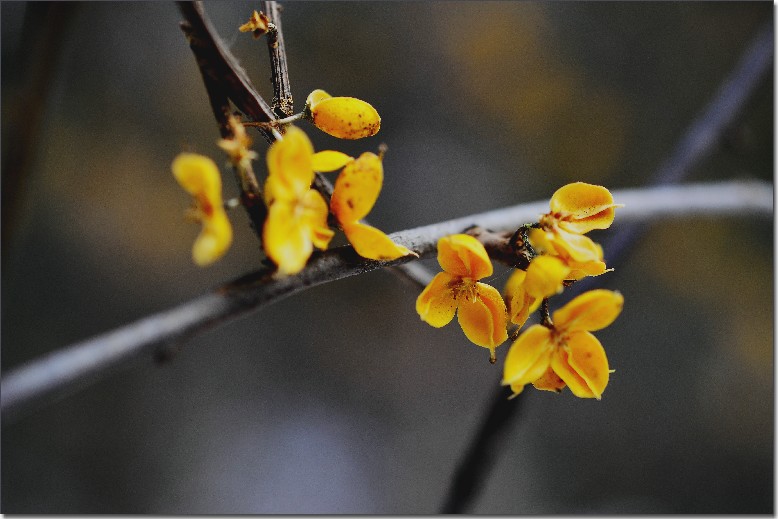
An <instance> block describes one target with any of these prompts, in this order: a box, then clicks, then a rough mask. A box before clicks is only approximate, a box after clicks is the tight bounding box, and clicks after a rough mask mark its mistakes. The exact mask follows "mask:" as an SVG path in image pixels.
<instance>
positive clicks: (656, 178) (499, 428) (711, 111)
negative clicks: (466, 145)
mask: <svg viewBox="0 0 778 519" xmlns="http://www.w3.org/2000/svg"><path fill="white" fill-rule="evenodd" d="M772 58H773V26H772V23H770V24H768V25H766V26H765V27H764V28H762V30H761V31H760V32H759V33H758V34H757V36H756V37H755V38H754V40H753V41H752V42H751V44H750V45H749V47H748V48H747V50H746V52H745V53H744V54H743V55H742V56H741V58H740V60H739V62H738V63H737V65H736V66H735V68H734V69H733V71H732V72H731V73H730V74H729V75H728V77H727V78H726V79H725V81H724V82H723V83H722V85H721V87H719V90H718V91H717V93H716V95H715V96H714V98H713V100H712V101H711V102H710V103H709V104H708V105H707V106H706V108H705V110H704V111H703V113H702V115H700V116H699V117H698V118H697V119H696V120H695V121H694V122H693V123H692V125H691V126H690V127H689V128H688V129H687V131H686V133H685V134H684V136H683V137H682V139H681V141H680V142H679V143H678V145H677V146H676V148H675V150H674V151H673V153H672V155H670V158H669V159H668V160H667V161H666V162H665V163H664V164H663V165H662V166H661V167H660V168H659V169H658V170H657V171H656V172H655V173H654V174H653V175H652V177H651V179H652V180H651V182H650V184H651V185H667V184H673V183H677V182H679V181H681V180H682V179H683V178H685V177H686V176H687V175H688V174H689V173H690V172H691V170H692V169H693V168H694V167H695V166H696V165H698V164H699V163H700V161H701V160H702V159H703V158H704V157H706V156H707V155H708V154H709V153H710V152H711V150H713V149H714V148H715V147H716V146H717V145H718V144H719V142H720V139H721V136H722V135H723V133H724V131H725V130H726V129H727V128H728V126H729V125H731V124H732V122H733V121H734V120H735V117H736V116H737V115H738V114H739V113H741V111H742V110H743V108H744V107H745V105H746V103H747V101H748V100H749V99H750V98H751V95H752V93H753V91H754V89H755V88H756V86H757V85H758V84H759V81H760V80H761V79H762V78H763V76H764V75H765V74H766V72H767V71H768V70H769V69H770V66H771V65H772ZM661 189H663V188H653V189H652V192H654V193H656V192H658V191H657V190H661ZM666 193H669V191H668V192H666ZM634 195H635V191H632V192H631V196H634ZM699 196H700V193H697V196H695V197H693V198H694V200H693V199H691V198H690V199H689V200H688V201H687V202H688V203H689V204H690V205H689V206H688V207H689V210H690V211H692V210H693V209H691V207H692V206H693V205H697V204H699V203H703V204H704V201H703V200H701V199H700V198H699ZM701 196H702V197H703V198H704V197H705V194H704V193H703V194H701ZM629 198H630V195H629V194H628V193H625V192H622V193H620V194H619V198H618V201H619V203H624V204H626V205H627V206H628V207H631V208H632V209H634V207H635V205H634V204H635V203H637V204H638V206H640V205H641V204H640V201H639V199H635V200H634V201H630V200H629ZM656 202H657V204H662V202H663V197H660V198H659V199H657V200H656ZM676 202H683V201H676ZM763 203H764V204H769V206H770V208H771V209H770V211H772V199H771V200H769V201H768V200H767V199H764V200H763ZM654 207H655V208H656V209H659V207H660V205H656V206H654ZM697 207H698V208H699V206H698V205H697ZM625 209H626V208H625ZM629 212H631V210H630V211H629ZM625 213H627V211H624V210H619V211H618V218H617V219H616V220H617V221H618V222H619V224H621V223H627V219H626V218H624V215H625ZM639 221H640V220H639ZM645 229H646V227H645V221H640V223H637V222H636V223H634V224H632V225H627V226H626V227H621V228H620V229H618V230H617V232H616V233H615V234H614V235H612V236H611V238H610V239H608V240H605V243H604V245H603V249H604V251H605V259H606V263H607V264H608V265H617V264H619V263H621V261H622V260H623V258H624V256H625V255H626V254H627V253H628V251H629V249H630V247H631V246H632V244H634V243H635V241H636V240H637V238H638V237H639V236H640V235H642V234H643V233H644V232H645ZM591 283H592V278H585V279H583V280H581V281H580V282H578V283H576V284H575V285H574V286H573V287H571V290H569V291H568V295H570V296H571V297H572V296H573V295H574V294H576V293H580V292H581V291H583V290H586V289H587V288H588V287H590V286H591ZM523 398H526V396H525V395H524V394H522V395H519V396H518V397H517V398H516V399H513V400H511V401H508V400H507V399H506V394H505V391H504V388H501V387H500V388H499V389H497V390H496V391H495V393H494V394H493V396H492V397H491V400H492V404H491V405H490V406H489V407H488V409H489V410H488V411H487V413H486V415H484V417H483V419H482V420H481V422H480V425H479V427H478V429H477V431H476V432H475V434H474V435H473V438H472V440H471V441H470V444H469V447H468V448H467V449H466V450H465V456H464V457H463V458H462V460H461V461H460V462H459V464H458V465H457V468H456V469H455V474H454V477H453V478H452V486H451V487H450V488H449V489H448V493H447V495H446V497H445V501H444V504H443V507H442V510H441V511H442V513H449V514H450V513H463V512H466V511H468V509H469V507H470V506H471V505H472V501H473V499H474V498H475V497H477V494H478V491H479V490H480V489H481V487H482V486H483V485H484V483H485V482H486V481H487V480H488V477H489V473H490V472H491V470H492V468H493V466H494V463H493V458H492V456H491V455H490V453H491V452H494V451H500V450H501V449H502V439H503V438H505V436H506V434H505V431H504V429H507V428H509V427H510V425H511V424H512V423H513V422H514V421H515V415H517V414H518V412H519V410H520V406H518V405H517V404H518V402H517V400H518V399H523Z"/></svg>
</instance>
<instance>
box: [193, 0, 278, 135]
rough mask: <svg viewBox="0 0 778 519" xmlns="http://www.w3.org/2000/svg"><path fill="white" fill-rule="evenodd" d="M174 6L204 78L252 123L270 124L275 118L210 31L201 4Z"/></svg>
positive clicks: (236, 63)
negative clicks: (216, 85)
mask: <svg viewBox="0 0 778 519" xmlns="http://www.w3.org/2000/svg"><path fill="white" fill-rule="evenodd" d="M178 7H179V9H180V10H181V14H182V15H183V16H184V19H185V20H186V22H185V25H184V24H182V29H183V30H184V32H185V33H186V35H187V38H188V39H189V46H190V47H191V48H192V51H193V52H194V54H195V57H196V58H197V65H198V66H199V67H200V71H201V72H202V74H203V77H205V76H207V77H209V78H211V79H212V80H213V82H215V83H216V84H218V85H220V86H221V87H222V88H223V89H224V94H225V95H226V97H227V98H228V99H229V100H230V101H232V102H233V103H234V104H235V106H236V107H237V108H238V110H240V111H241V112H243V113H244V114H246V115H247V116H248V117H250V118H251V120H252V121H256V122H270V121H272V120H274V119H276V116H275V114H274V113H273V110H271V108H270V106H268V104H267V102H266V101H265V100H264V99H262V96H260V95H259V93H258V92H257V90H256V89H255V88H254V85H252V83H251V80H250V79H249V77H248V75H247V74H246V71H245V70H243V68H242V67H241V66H240V64H239V63H238V60H237V59H236V58H235V56H233V55H232V53H231V52H230V51H229V49H228V48H227V46H226V45H225V44H224V42H223V41H222V40H221V38H220V37H219V35H218V34H217V32H216V30H215V29H214V28H213V25H212V24H211V21H210V20H209V19H208V17H207V15H206V14H205V10H204V9H203V6H202V3H201V2H178Z"/></svg>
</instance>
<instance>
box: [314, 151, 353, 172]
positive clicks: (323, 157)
mask: <svg viewBox="0 0 778 519" xmlns="http://www.w3.org/2000/svg"><path fill="white" fill-rule="evenodd" d="M352 160H354V157H350V156H348V155H346V154H345V153H341V152H339V151H334V150H324V151H319V152H317V153H314V154H313V170H314V171H320V172H322V173H326V172H328V171H335V170H338V169H340V168H342V167H343V166H345V165H346V164H348V163H349V162H351V161H352Z"/></svg>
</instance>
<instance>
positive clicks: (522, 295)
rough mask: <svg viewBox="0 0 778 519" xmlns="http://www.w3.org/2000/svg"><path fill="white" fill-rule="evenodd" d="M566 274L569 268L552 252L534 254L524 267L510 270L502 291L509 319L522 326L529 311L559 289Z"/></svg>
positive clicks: (566, 276)
mask: <svg viewBox="0 0 778 519" xmlns="http://www.w3.org/2000/svg"><path fill="white" fill-rule="evenodd" d="M569 274H570V268H569V267H568V266H567V265H565V263H564V262H563V261H562V260H560V259H559V258H555V257H552V256H537V257H535V258H534V259H533V260H532V261H531V262H530V264H529V267H527V270H526V271H524V270H516V271H514V272H513V274H511V276H510V277H509V278H508V282H507V283H506V284H505V289H504V291H503V292H504V294H505V300H506V301H507V303H508V305H507V306H508V317H510V320H511V322H512V323H514V324H517V325H519V327H522V326H524V323H525V322H526V321H527V318H528V317H529V314H531V313H532V312H534V311H535V310H537V309H538V307H539V306H540V302H541V301H542V300H543V299H544V298H546V297H550V296H552V295H554V294H558V293H559V292H561V291H562V288H563V284H562V282H563V281H564V280H565V279H567V278H568V276H569Z"/></svg>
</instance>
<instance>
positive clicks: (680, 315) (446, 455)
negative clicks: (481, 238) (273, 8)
mask: <svg viewBox="0 0 778 519" xmlns="http://www.w3.org/2000/svg"><path fill="white" fill-rule="evenodd" d="M205 6H206V11H207V12H208V14H209V15H210V17H211V18H212V20H213V22H214V24H215V26H216V28H217V29H218V32H219V33H220V34H221V35H222V37H223V38H224V39H225V41H226V42H227V43H228V44H229V46H230V47H231V49H232V51H233V53H234V54H235V55H236V56H237V57H238V58H239V59H240V60H241V62H242V64H243V65H244V66H245V67H246V69H247V70H248V72H249V74H250V76H251V77H252V79H253V80H254V82H255V84H256V85H257V87H258V89H259V90H260V92H261V93H262V94H263V96H264V97H265V98H266V99H268V100H270V99H271V98H272V89H271V84H270V69H269V64H268V58H267V48H266V46H265V42H264V40H259V41H257V40H253V39H252V38H251V37H250V36H249V35H247V34H243V33H239V32H238V29H237V28H238V26H239V25H241V24H242V23H244V22H245V21H246V20H247V19H248V17H249V15H250V13H251V11H252V10H253V9H255V8H256V9H259V3H258V2H218V3H206V4H205ZM284 7H285V10H284V12H283V28H284V34H285V39H286V47H287V52H288V58H289V65H290V80H291V85H292V89H293V93H294V95H295V100H296V107H297V108H298V109H301V108H302V106H303V103H304V100H305V97H306V96H307V95H308V93H309V92H310V91H312V90H313V89H315V88H323V89H325V90H327V91H328V92H329V93H331V94H333V95H350V96H355V97H359V98H361V99H365V100H367V101H369V102H371V103H372V104H373V105H374V106H375V107H376V108H377V109H378V111H379V113H380V114H381V116H382V129H381V132H380V133H379V134H378V135H377V136H376V137H373V138H370V139H366V140H361V141H356V142H344V141H338V140H336V139H334V138H332V137H329V136H327V135H325V134H323V133H321V132H319V131H317V130H316V129H315V128H313V127H312V126H310V125H307V124H301V125H300V126H301V127H302V128H303V129H305V130H306V131H307V132H308V133H309V135H310V136H311V138H312V139H313V141H314V143H315V146H316V148H317V149H325V148H333V147H337V148H338V149H341V150H342V151H346V152H349V153H352V154H356V153H361V152H362V151H368V150H370V151H375V150H376V148H377V147H378V145H379V144H380V143H386V144H387V145H388V148H389V152H388V154H387V155H386V158H385V162H384V164H385V171H386V173H385V175H386V178H385V185H384V189H383V192H382V194H381V197H380V199H379V200H378V203H377V205H376V207H375V209H374V210H373V211H372V213H371V215H370V220H371V222H373V223H374V224H375V225H376V226H378V227H380V228H381V229H383V230H385V231H387V232H394V231H398V230H402V229H406V228H411V227H416V226H419V225H424V224H429V223H434V222H436V221H440V220H444V219H449V218H454V217H458V216H465V215H468V214H472V213H476V212H480V211H484V210H488V209H492V208H498V207H503V206H507V205H513V204H516V203H521V202H529V201H535V200H541V199H548V198H549V197H550V195H551V194H552V193H553V192H554V191H555V190H556V189H557V188H558V187H560V186H561V185H563V184H565V183H568V182H572V181H577V180H581V181H586V182H591V183H599V184H603V185H605V186H607V187H609V188H612V189H618V188H625V187H637V186H641V185H644V184H645V183H646V181H647V178H648V177H649V176H650V175H651V174H652V172H653V171H654V170H656V169H657V168H658V167H659V166H660V165H661V163H662V162H663V161H664V160H665V159H666V158H667V157H668V155H669V154H670V153H671V152H672V150H673V148H674V146H675V145H676V143H677V142H678V140H679V139H680V138H681V136H682V135H683V133H684V131H685V129H686V128H687V127H688V126H689V125H690V124H691V122H692V121H693V120H694V118H695V117H696V116H697V115H698V114H699V113H700V112H701V111H702V110H703V108H704V107H705V106H706V104H707V102H708V101H709V100H710V99H711V98H712V97H713V96H714V94H715V93H716V91H717V89H718V87H719V85H720V84H721V82H722V81H723V79H724V78H725V77H726V75H727V73H728V72H729V71H730V70H731V69H732V68H733V67H734V66H735V64H736V63H737V62H738V59H739V57H740V56H741V54H742V53H743V52H744V50H745V49H746V48H747V47H748V45H749V42H750V41H751V40H752V38H753V37H754V35H755V34H756V33H757V32H758V31H759V29H760V28H762V27H764V26H765V25H766V24H772V23H773V6H772V4H771V3H749V2H738V3H729V2H716V3H707V2H702V3H697V2H695V3H665V2H662V3H651V2H640V3H610V2H608V3H599V2H598V3H567V2H564V3H531V2H520V3H518V2H517V3H514V2H498V3H489V2H483V3H481V2H479V3H458V2H445V3H435V2H425V3H415V2H401V3H397V2H364V3H363V2H348V3H345V2H342V3H341V2H338V3H330V2H315V3H314V2H294V3H291V2H290V3H285V4H284ZM0 10H1V20H2V26H1V27H0V28H1V29H2V30H1V34H2V135H3V149H2V152H3V170H2V182H3V185H2V187H3V209H4V213H3V250H2V253H3V257H2V260H3V261H2V369H3V372H7V371H8V370H9V369H12V368H14V367H15V366H18V365H20V364H21V363H23V362H25V361H29V360H31V359H34V358H36V357H39V356H40V355H42V354H45V353H46V352H50V351H54V350H57V349H59V348H62V347H64V346H66V345H68V344H70V343H72V342H74V341H79V340H82V339H86V338H89V337H91V336H93V335H96V334H99V333H101V332H105V331H109V330H111V329H113V328H115V327H117V326H120V325H122V324H126V323H129V322H131V321H133V320H135V319H138V318H141V317H143V316H146V315H148V314H150V313H153V312H156V311H160V310H164V309H167V308H170V307H172V306H175V305H177V304H179V303H181V302H184V301H187V300H188V299H190V298H192V297H195V296H197V295H200V294H202V293H204V292H206V291H208V290H210V289H212V288H215V287H217V286H219V285H220V284H222V283H224V282H227V281H229V280H232V279H234V278H236V277H238V276H241V275H243V274H246V273H248V272H251V271H252V270H254V269H256V268H257V267H258V265H259V261H260V259H261V255H260V251H259V243H258V241H257V240H256V237H255V235H254V234H253V232H252V231H251V229H250V228H249V227H248V220H247V218H246V216H245V214H244V213H243V212H241V211H239V210H238V211H234V212H232V213H231V219H232V221H233V224H234V227H235V243H234V245H233V247H232V249H231V250H230V251H229V253H228V254H227V255H226V257H225V258H224V259H223V260H222V261H220V262H219V263H217V264H216V265H214V266H212V267H210V268H206V269H200V268H197V267H196V266H195V265H194V264H193V263H192V261H191V246H192V242H193V240H194V238H195V236H196V235H197V233H198V232H199V227H198V226H197V225H194V224H191V223H189V222H187V221H186V220H185V219H184V218H183V213H184V210H185V209H186V207H188V205H189V203H190V200H189V197H188V196H187V195H186V194H185V193H184V192H183V191H182V190H181V189H180V188H179V187H178V185H177V184H176V183H175V181H174V179H173V177H172V175H171V173H170V163H171V161H172V159H173V157H175V155H176V154H178V153H179V152H181V151H184V150H188V151H196V152H199V153H204V154H206V155H210V156H211V157H213V158H214V159H215V160H216V161H217V162H219V163H222V161H223V159H224V155H223V153H222V152H221V150H220V149H219V148H218V147H217V146H216V140H217V139H218V137H219V135H218V130H217V127H216V124H215V123H214V120H213V116H212V114H211V110H210V107H209V105H208V100H207V96H206V93H205V89H204V87H203V84H202V79H201V77H200V74H199V72H198V69H197V66H196V64H195V60H194V58H193V56H192V54H191V51H190V49H189V47H188V45H187V42H186V40H185V38H184V36H183V34H182V32H181V31H180V29H179V27H178V24H179V21H180V20H182V17H181V15H180V14H179V12H178V10H177V7H176V6H175V4H173V3H170V2H168V3H160V2H153V3H134V2H133V3H110V2H96V3H76V4H70V3H67V4H58V5H57V6H52V5H49V4H45V3H35V4H27V3H9V2H3V3H2V6H1V7H0ZM772 77H773V74H772V72H771V73H769V74H768V76H767V77H766V78H765V79H764V81H762V82H761V83H760V86H759V88H758V90H757V92H756V94H755V95H754V96H753V97H752V98H751V100H750V101H749V103H748V104H747V105H746V107H745V109H744V110H743V111H742V113H741V115H740V116H739V117H738V118H737V121H736V123H735V124H733V125H732V127H731V128H729V130H728V131H727V133H726V134H725V136H724V137H723V138H722V139H721V141H720V142H719V143H717V145H716V147H715V151H714V152H713V153H712V154H711V155H710V156H708V157H707V158H706V159H705V160H704V161H703V162H702V163H701V164H699V166H698V167H697V168H695V170H694V171H692V172H691V174H690V176H689V180H694V181H702V180H713V179H732V178H761V179H767V180H772V177H773V158H774V157H773V139H774V137H773V80H772ZM36 113H39V114H40V118H37V117H36V115H35V114H36ZM28 131H30V132H33V133H32V135H33V136H34V138H33V139H32V143H33V146H31V147H30V148H29V149H23V147H22V146H21V145H20V144H19V142H23V139H21V136H22V135H23V134H24V132H28ZM14 139H17V140H14ZM255 140H256V141H257V142H256V148H257V151H258V152H259V153H260V155H264V151H265V150H266V144H265V143H264V141H262V140H261V138H260V137H259V136H258V135H257V134H255ZM256 169H257V171H258V173H259V174H260V175H261V176H264V173H265V171H264V162H263V161H262V160H260V161H258V162H257V167H256ZM224 173H225V174H224V178H225V186H226V191H227V194H228V195H232V194H235V193H236V189H235V185H234V182H233V180H232V175H231V173H229V172H228V170H226V168H225V169H224ZM6 210H8V212H5V211H6ZM616 227H618V216H617V218H616V224H615V225H614V229H615V228H616ZM611 233H612V231H611V230H609V231H602V232H600V233H599V234H594V235H593V238H595V239H596V240H598V241H604V240H605V239H606V238H607V237H608V236H609V235H610V234H611ZM606 253H607V251H606ZM773 260H774V258H773V222H772V221H768V220H759V221H755V220H749V219H746V218H739V219H737V218H736V219H728V220H723V219H715V220H712V219H711V220H700V219H695V220H682V221H681V220H679V221H672V222H665V223H661V224H658V225H655V226H653V227H652V228H651V230H650V232H649V233H648V234H646V235H645V236H644V237H643V238H642V240H641V241H640V242H639V243H638V244H637V245H636V247H634V248H633V250H632V253H631V254H630V255H629V256H628V257H626V258H625V259H624V261H623V262H622V263H620V264H616V265H612V266H614V267H615V268H616V271H615V272H614V273H611V274H609V275H608V276H606V277H603V278H600V281H601V282H600V283H598V285H600V286H605V287H608V288H613V289H618V290H620V291H621V292H622V293H623V294H624V296H625V300H626V303H625V307H624V312H623V313H622V315H621V316H620V317H619V319H618V320H617V321H616V322H615V323H614V324H613V325H612V326H610V327H609V328H607V329H605V330H603V331H602V332H599V333H598V337H599V338H600V339H601V341H602V342H603V344H604V346H605V349H606V351H607V353H608V357H609V360H610V364H611V367H612V368H614V369H615V370H616V372H615V373H614V374H613V375H612V377H611V383H610V385H609V386H608V389H607V391H606V392H605V395H604V397H603V399H602V400H601V401H589V400H580V399H577V398H575V397H573V396H572V394H571V393H570V392H569V391H565V392H563V393H562V394H560V395H556V394H551V393H546V392H539V391H536V390H534V389H533V388H528V389H527V390H526V391H525V393H524V394H523V395H522V398H523V399H524V401H523V402H522V408H521V411H520V416H519V417H518V419H517V420H516V424H515V426H513V427H512V428H511V430H510V431H509V432H508V436H509V439H508V441H507V442H506V443H505V445H504V446H503V447H502V449H501V450H500V452H496V453H494V455H495V457H496V459H497V463H496V466H495V469H494V471H493V472H492V474H491V477H489V478H488V480H486V481H484V489H483V492H482V493H481V494H480V495H479V496H478V498H477V499H476V500H475V501H474V502H473V506H472V509H471V511H472V512H474V513H478V514H525V513H540V514H553V513H566V514H569V513H633V512H634V513H649V514H657V513H716V512H723V513H749V512H758V513H765V514H767V513H773V502H774V493H773V492H774V489H773V487H774V482H773V477H774V476H773V468H774V448H773V445H774V392H773V369H774V354H773V340H774V336H773V333H774V320H773V316H774V301H773V286H774V278H773V275H774V274H773ZM426 263H427V264H428V265H430V266H432V267H433V268H434V269H435V270H437V265H436V263H435V261H434V260H432V261H427V262H426ZM506 278H507V274H506V273H505V270H504V269H500V270H499V271H498V272H497V274H495V276H494V277H493V278H491V279H490V280H489V282H490V283H491V284H493V285H494V286H497V287H498V288H500V289H501V288H502V286H503V284H504V282H505V280H506ZM417 295H418V291H415V290H414V289H413V288H411V287H409V286H407V285H406V284H404V283H402V282H400V281H398V280H397V279H396V278H395V277H394V276H392V275H390V274H389V273H387V272H373V273H370V274H367V275H363V276H358V277H355V278H350V279H346V280H343V281H340V282H337V283H332V284H328V285H324V286H321V287H317V288H314V289H311V290H308V291H306V292H304V293H302V294H299V295H297V296H294V297H291V298H288V299H285V300H283V301H281V302H278V303H277V304H275V305H273V306H270V307H266V308H263V309H262V310H260V311H259V312H255V313H253V314H251V315H248V316H246V317H243V318H241V319H239V320H238V321H236V322H232V323H230V324H228V325H226V326H223V327H220V328H217V329H214V330H212V331H210V332H208V333H206V334H203V335H201V336H199V337H197V338H194V339H192V340H190V341H189V342H187V343H186V345H185V346H184V348H183V350H182V351H181V353H180V354H179V355H178V356H176V357H175V358H174V359H173V361H172V362H169V363H166V364H164V365H158V364H154V363H153V362H152V361H151V360H149V361H147V362H141V363H139V364H136V365H134V366H132V367H131V368H130V369H127V370H124V371H121V372H119V373H117V374H115V375H112V376H111V377H109V378H107V379H106V380H103V381H101V382H99V383H97V384H95V385H93V386H91V387H89V388H87V389H86V390H84V391H82V392H79V393H77V394H74V395H72V396H68V397H67V398H64V399H62V400H61V401H59V402H57V403H55V404H53V405H49V406H47V407H44V408H42V409H39V410H37V411H35V412H33V413H30V414H28V415H26V416H24V417H22V418H21V419H20V420H18V421H16V422H15V423H7V424H3V428H2V489H1V490H2V511H3V512H5V513H133V514H137V513H155V514H177V513H185V514H195V513H206V514H227V513H249V514H263V513H272V514H281V513H295V514H305V513H329V514H333V513H358V514H373V513H379V514H431V513H435V512H436V511H438V510H439V508H440V506H441V504H442V502H443V500H444V497H445V496H446V493H447V491H448V487H449V485H450V484H451V478H452V474H453V472H454V469H455V467H456V466H457V464H458V462H459V460H460V459H461V457H462V456H463V454H464V452H465V450H466V448H467V446H468V444H469V442H470V441H471V439H472V437H473V435H474V433H475V430H476V427H477V425H478V424H479V422H480V420H481V418H482V416H483V414H484V413H485V412H486V410H487V408H488V406H489V405H490V403H491V400H492V398H493V394H494V393H495V387H496V384H497V383H498V380H499V378H500V375H501V366H502V359H503V358H504V356H505V353H506V351H507V347H506V346H503V347H501V348H499V349H498V363H497V364H496V365H494V366H492V365H490V364H489V363H488V361H487V358H488V355H487V352H486V351H485V350H484V349H483V348H479V347H477V346H474V345H473V344H471V343H469V342H468V341H467V339H466V338H465V337H464V334H463V333H462V331H461V329H460V328H459V327H458V326H457V324H455V323H452V324H451V325H449V326H447V327H446V328H443V329H440V330H437V329H433V328H431V327H430V326H428V325H426V324H424V323H422V322H421V321H420V320H419V317H418V315H417V314H416V312H415V309H414V303H415V299H416V297H417ZM552 305H553V302H552Z"/></svg>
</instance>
